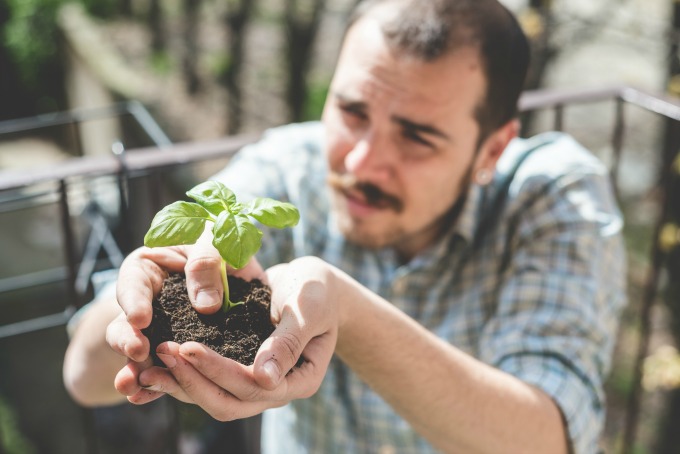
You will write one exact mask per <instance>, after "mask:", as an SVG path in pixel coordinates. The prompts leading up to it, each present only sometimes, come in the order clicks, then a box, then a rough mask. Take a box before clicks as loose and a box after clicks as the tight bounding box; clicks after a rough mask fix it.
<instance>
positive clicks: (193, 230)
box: [144, 201, 211, 247]
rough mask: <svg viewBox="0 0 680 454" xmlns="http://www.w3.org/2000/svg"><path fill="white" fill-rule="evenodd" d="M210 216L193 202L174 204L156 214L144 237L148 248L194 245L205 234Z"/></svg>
mask: <svg viewBox="0 0 680 454" xmlns="http://www.w3.org/2000/svg"><path fill="white" fill-rule="evenodd" d="M210 219H211V218H210V214H209V213H208V212H207V211H206V209H205V208H203V207H202V206H200V205H198V204H196V203H191V202H184V201H180V202H174V203H171V204H170V205H168V206H166V207H165V208H163V209H162V210H161V211H159V212H158V213H156V216H154V218H153V221H151V227H149V231H148V232H147V233H146V235H145V236H144V245H145V246H148V247H157V246H176V245H179V244H193V243H195V242H196V240H198V238H199V237H200V236H201V234H202V233H203V230H204V228H205V221H207V220H210Z"/></svg>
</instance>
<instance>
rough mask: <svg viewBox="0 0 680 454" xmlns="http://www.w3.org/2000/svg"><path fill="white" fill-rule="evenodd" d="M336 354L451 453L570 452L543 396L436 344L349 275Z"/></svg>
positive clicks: (559, 422) (344, 285) (556, 412)
mask: <svg viewBox="0 0 680 454" xmlns="http://www.w3.org/2000/svg"><path fill="white" fill-rule="evenodd" d="M337 276H338V279H340V280H341V281H342V282H341V288H343V292H342V297H341V298H342V300H341V301H340V303H339V308H340V329H339V335H338V343H337V347H336V352H337V354H338V356H339V357H340V358H341V359H342V360H343V361H344V362H345V363H347V365H348V366H349V367H350V368H352V370H354V371H355V372H356V373H357V374H358V375H359V376H360V377H361V378H362V379H363V380H364V381H366V382H367V383H368V384H369V385H370V386H371V387H372V388H373V389H374V390H375V391H376V392H377V393H378V394H380V395H381V396H382V397H383V398H384V399H385V401H386V402H388V403H389V404H390V405H391V406H392V407H393V408H394V409H395V411H397V412H398V413H399V414H400V415H401V416H402V417H403V418H404V419H406V420H407V421H408V422H409V423H410V424H411V425H412V426H413V428H414V429H415V430H416V431H417V432H419V433H420V434H421V435H422V436H423V437H425V438H426V439H427V440H428V441H429V442H430V443H432V444H433V445H434V446H436V447H438V448H439V449H441V450H443V451H445V452H541V453H543V452H551V453H558V452H566V450H567V445H566V435H565V429H564V426H563V423H562V418H561V415H560V413H559V410H558V408H557V406H556V405H555V404H554V402H553V401H552V400H551V399H550V398H549V397H548V396H547V395H546V394H545V393H543V392H542V391H540V390H538V389H536V388H534V387H532V386H530V385H527V384H525V383H523V382H521V381H520V380H518V379H516V378H515V377H512V376H510V375H508V374H506V373H504V372H502V371H500V370H497V369H494V368H492V367H490V366H488V365H485V364H483V363H481V362H480V361H478V360H476V359H474V358H473V357H471V356H469V355H467V354H465V353H463V352H461V351H460V350H458V349H456V348H455V347H453V346H451V345H450V344H448V343H446V342H444V341H442V340H441V339H439V338H437V337H436V336H435V335H433V334H432V333H430V332H429V331H427V330H426V329H425V328H423V327H422V326H421V325H419V324H418V323H416V322H415V321H414V320H412V319H411V318H409V317H408V316H406V315H405V314H403V313H402V312H401V311H399V310H397V309H396V308H394V307H393V306H392V305H391V304H390V303H389V302H387V301H385V300H383V299H382V298H380V297H378V296H377V295H375V294H373V293H372V292H370V291H368V290H367V289H365V288H363V287H362V286H360V285H359V284H357V283H356V282H355V281H354V280H352V279H351V278H349V277H348V276H347V275H345V274H344V273H342V272H339V271H338V272H337Z"/></svg>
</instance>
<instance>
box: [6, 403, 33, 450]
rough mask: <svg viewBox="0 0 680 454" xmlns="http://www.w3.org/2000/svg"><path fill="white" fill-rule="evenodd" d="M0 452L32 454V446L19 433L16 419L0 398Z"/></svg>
mask: <svg viewBox="0 0 680 454" xmlns="http://www.w3.org/2000/svg"><path fill="white" fill-rule="evenodd" d="M0 452H3V453H7V454H33V453H35V452H37V451H36V449H35V446H33V445H32V444H31V443H30V442H29V441H28V440H27V439H26V438H25V437H24V436H23V435H22V434H21V432H20V431H19V429H18V428H17V425H16V417H15V416H14V412H13V411H12V409H11V408H10V407H9V405H8V404H7V402H5V400H4V399H3V398H2V396H0Z"/></svg>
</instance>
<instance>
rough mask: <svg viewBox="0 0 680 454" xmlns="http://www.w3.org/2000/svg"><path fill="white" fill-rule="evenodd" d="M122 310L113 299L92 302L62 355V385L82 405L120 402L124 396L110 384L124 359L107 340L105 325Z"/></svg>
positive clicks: (122, 364) (123, 363) (90, 405)
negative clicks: (64, 353)
mask: <svg viewBox="0 0 680 454" xmlns="http://www.w3.org/2000/svg"><path fill="white" fill-rule="evenodd" d="M120 313H121V309H120V307H119V306H118V304H117V303H116V301H115V300H114V299H110V300H102V301H98V302H96V303H93V306H92V307H91V308H89V309H88V310H87V312H85V313H84V314H83V317H82V320H80V321H79V322H78V326H77V327H76V330H75V332H74V333H73V337H72V339H71V341H70V343H69V346H68V348H67V350H66V355H65V357H64V368H63V375H64V385H65V386H66V389H67V391H68V392H69V394H70V395H71V397H72V398H73V399H74V400H75V401H76V402H78V403H79V404H81V405H83V406H88V407H92V406H102V405H111V404H115V403H119V402H122V401H124V400H125V397H124V396H123V395H121V394H120V393H118V392H117V391H116V389H115V388H114V386H113V380H114V378H115V376H116V373H117V372H118V371H119V370H120V369H121V368H122V367H123V366H124V365H125V362H126V360H125V358H124V357H122V356H120V355H118V354H116V353H115V352H114V351H113V350H111V347H110V346H109V345H108V344H107V342H106V328H107V326H108V324H109V323H110V322H111V321H112V320H113V319H114V318H115V317H116V316H117V315H118V314H120Z"/></svg>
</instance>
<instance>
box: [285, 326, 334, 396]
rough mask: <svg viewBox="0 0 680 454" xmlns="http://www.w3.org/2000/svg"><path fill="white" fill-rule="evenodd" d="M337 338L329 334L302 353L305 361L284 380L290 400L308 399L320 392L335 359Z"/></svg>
mask: <svg viewBox="0 0 680 454" xmlns="http://www.w3.org/2000/svg"><path fill="white" fill-rule="evenodd" d="M336 337H337V336H336V335H335V333H333V332H327V333H325V334H322V335H321V336H317V337H315V338H313V339H312V340H311V341H310V342H309V344H307V347H305V349H304V351H303V352H302V356H303V357H304V359H305V361H304V362H303V363H302V364H300V366H299V367H294V368H293V369H292V370H291V371H290V372H289V373H288V374H286V377H285V379H284V380H283V382H285V388H286V393H287V396H288V397H289V398H291V399H306V398H308V397H311V396H312V395H314V394H315V393H316V392H317V391H318V390H319V387H320V386H321V382H322V381H323V378H324V376H325V375H326V371H327V370H328V365H329V363H330V361H331V358H332V357H333V351H334V350H335V343H336ZM280 387H281V386H279V388H280ZM289 400H290V399H289Z"/></svg>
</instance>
